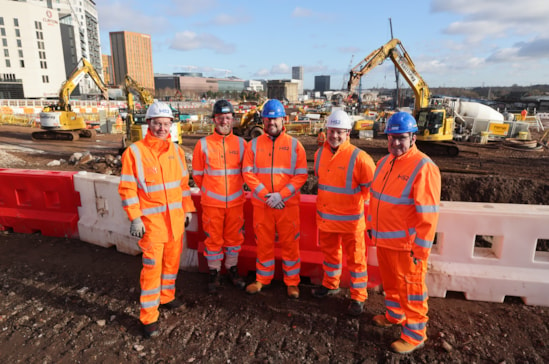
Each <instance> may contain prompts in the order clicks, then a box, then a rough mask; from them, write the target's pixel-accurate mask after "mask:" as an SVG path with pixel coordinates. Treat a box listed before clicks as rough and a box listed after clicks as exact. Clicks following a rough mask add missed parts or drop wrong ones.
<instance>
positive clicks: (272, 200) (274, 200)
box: [265, 192, 284, 209]
mask: <svg viewBox="0 0 549 364" xmlns="http://www.w3.org/2000/svg"><path fill="white" fill-rule="evenodd" d="M265 197H267V201H265V203H266V204H267V206H269V207H270V208H273V209H274V208H282V207H284V205H283V206H282V207H278V205H280V203H281V202H282V196H280V193H278V192H273V193H268V194H266V195H265ZM282 203H283V202H282ZM283 204H284V203H283Z"/></svg>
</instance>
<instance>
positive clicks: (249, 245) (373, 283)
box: [187, 192, 381, 288]
mask: <svg viewBox="0 0 549 364" xmlns="http://www.w3.org/2000/svg"><path fill="white" fill-rule="evenodd" d="M193 200H194V203H195V206H196V208H197V212H198V213H199V215H198V216H199V233H192V234H188V235H187V244H188V246H189V247H190V248H191V247H193V249H197V250H198V268H199V271H200V272H203V273H207V272H208V264H207V261H206V258H204V255H203V253H204V239H205V235H204V233H203V230H202V221H201V220H202V219H201V216H202V208H201V205H200V195H199V194H197V195H193ZM367 207H368V206H365V211H364V215H365V216H366V215H367V213H368V210H367ZM244 219H245V225H244V243H243V244H242V250H241V251H240V254H239V257H238V269H239V272H240V274H242V275H247V274H248V273H249V272H253V271H255V270H256V268H255V262H256V256H257V246H256V244H255V234H254V229H253V206H252V203H251V193H250V192H247V193H246V202H245V204H244ZM300 219H301V221H300V222H301V236H300V243H299V246H300V255H301V273H300V275H301V277H308V278H309V279H310V280H311V283H313V284H321V283H322V276H323V274H324V271H323V268H322V262H323V260H324V259H323V256H322V252H321V251H320V247H319V245H318V229H317V226H316V195H301V204H300ZM197 238H198V240H194V239H197ZM365 240H366V244H367V245H371V241H370V239H369V238H368V237H367V236H366V237H365ZM195 246H196V247H197V248H194V247H195ZM281 257H282V253H281V249H280V248H279V247H277V246H276V245H275V276H274V278H275V279H279V280H281V279H282V278H283V277H282V259H281ZM380 283H381V280H380V278H379V269H378V267H375V266H370V265H369V266H368V287H369V288H373V287H377V286H378V285H379V284H380ZM349 284H350V274H349V271H348V269H347V264H346V258H345V255H343V267H342V274H341V287H348V286H349Z"/></svg>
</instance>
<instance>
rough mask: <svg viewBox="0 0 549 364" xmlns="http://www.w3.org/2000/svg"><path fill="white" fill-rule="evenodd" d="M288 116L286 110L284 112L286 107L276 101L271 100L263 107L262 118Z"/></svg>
mask: <svg viewBox="0 0 549 364" xmlns="http://www.w3.org/2000/svg"><path fill="white" fill-rule="evenodd" d="M285 116H286V110H284V105H282V103H281V102H280V101H278V100H276V99H270V100H268V101H267V102H266V103H265V104H264V105H263V110H262V111H261V117H264V118H270V119H274V118H283V117H285Z"/></svg>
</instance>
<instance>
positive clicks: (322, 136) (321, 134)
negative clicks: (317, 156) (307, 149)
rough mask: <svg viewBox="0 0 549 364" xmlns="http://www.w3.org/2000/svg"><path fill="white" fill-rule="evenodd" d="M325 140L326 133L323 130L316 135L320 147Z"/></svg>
mask: <svg viewBox="0 0 549 364" xmlns="http://www.w3.org/2000/svg"><path fill="white" fill-rule="evenodd" d="M325 141H326V133H325V132H323V131H321V132H319V133H318V135H317V137H316V142H317V144H318V147H319V148H320V147H321V146H323V145H324V142H325Z"/></svg>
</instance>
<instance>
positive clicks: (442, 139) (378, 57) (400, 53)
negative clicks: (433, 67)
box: [347, 38, 459, 156]
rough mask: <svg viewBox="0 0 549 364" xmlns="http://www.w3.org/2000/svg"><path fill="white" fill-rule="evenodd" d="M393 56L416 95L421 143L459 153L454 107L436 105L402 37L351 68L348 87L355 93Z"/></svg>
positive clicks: (393, 60) (419, 141) (449, 152)
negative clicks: (375, 70) (370, 75)
mask: <svg viewBox="0 0 549 364" xmlns="http://www.w3.org/2000/svg"><path fill="white" fill-rule="evenodd" d="M387 58H389V59H390V60H391V61H392V62H393V63H394V65H395V67H396V68H397V69H398V71H399V73H400V74H402V76H403V77H404V79H405V80H406V82H407V83H408V85H410V87H411V88H412V90H413V92H414V96H415V102H414V110H413V115H414V117H415V118H416V120H417V124H418V129H419V130H418V132H417V143H418V145H420V146H423V147H424V148H425V149H429V150H432V151H439V152H440V151H442V152H445V153H447V154H448V155H451V156H457V155H458V154H459V147H458V145H457V144H456V143H455V142H454V141H453V136H454V116H453V114H452V113H453V111H452V110H450V109H447V108H446V107H444V106H443V105H432V104H431V102H430V98H431V93H430V91H429V86H427V84H426V83H425V81H424V80H423V78H422V77H421V76H420V75H419V73H418V72H417V71H416V68H415V65H414V62H412V59H411V58H410V56H409V55H408V53H407V52H406V50H405V49H404V46H403V45H402V43H401V42H400V40H398V39H396V38H393V39H391V40H390V41H389V42H387V43H386V44H385V45H383V46H381V47H380V48H378V49H376V50H375V51H373V52H372V53H370V54H369V55H368V56H367V57H366V58H364V59H363V60H362V61H361V62H360V63H358V64H357V65H356V66H355V67H353V68H352V69H351V71H350V77H349V82H348V84H347V89H348V91H349V97H351V96H352V94H353V92H354V90H355V88H356V87H357V85H358V84H359V82H360V78H361V77H362V76H364V75H366V74H367V73H368V72H370V71H371V70H372V69H373V68H375V67H376V66H378V65H380V64H382V63H383V62H384V61H385V60H386V59H387Z"/></svg>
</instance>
